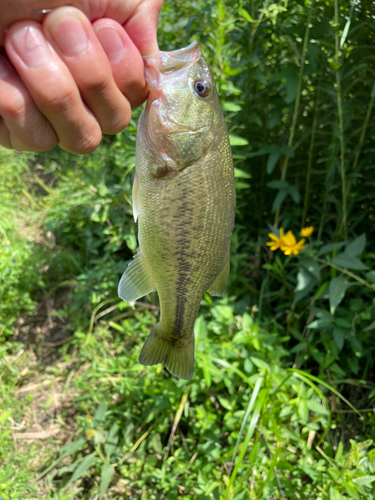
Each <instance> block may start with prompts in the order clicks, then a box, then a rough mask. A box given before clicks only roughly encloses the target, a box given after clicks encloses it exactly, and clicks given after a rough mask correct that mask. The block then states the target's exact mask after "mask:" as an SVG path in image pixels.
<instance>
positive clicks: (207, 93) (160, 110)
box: [144, 41, 218, 176]
mask: <svg viewBox="0 0 375 500" xmlns="http://www.w3.org/2000/svg"><path fill="white" fill-rule="evenodd" d="M144 62H145V75H146V81H147V83H148V86H149V90H150V95H149V98H148V101H147V105H146V109H145V122H146V137H145V139H146V143H147V145H148V147H149V148H150V150H151V151H152V152H153V153H154V155H155V157H156V158H157V160H158V161H159V168H158V169H156V171H155V175H157V176H158V175H159V176H163V175H165V174H166V173H170V172H172V173H173V172H174V171H178V170H180V169H182V168H184V167H186V166H187V165H190V164H191V163H193V162H195V161H197V160H199V159H200V158H201V157H203V156H204V155H205V153H206V152H207V151H208V149H209V148H210V146H211V145H212V142H213V140H214V135H213V129H214V127H213V123H214V116H215V111H214V106H213V104H214V102H215V99H218V96H217V93H216V89H215V84H214V81H213V78H212V75H211V71H210V69H209V67H208V65H207V63H206V61H205V59H204V57H203V55H202V53H201V50H200V48H199V45H198V43H197V42H196V41H194V42H193V43H192V44H191V45H189V46H188V47H186V48H184V49H180V50H175V51H172V52H159V53H157V54H154V55H151V56H145V57H144Z"/></svg>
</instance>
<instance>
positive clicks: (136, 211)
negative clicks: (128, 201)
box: [132, 174, 140, 222]
mask: <svg viewBox="0 0 375 500" xmlns="http://www.w3.org/2000/svg"><path fill="white" fill-rule="evenodd" d="M139 196H140V195H139V184H138V178H137V174H135V175H134V182H133V189H132V201H133V217H134V222H137V219H138V214H139V205H140V203H139Z"/></svg>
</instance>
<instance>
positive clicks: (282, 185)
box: [267, 181, 289, 189]
mask: <svg viewBox="0 0 375 500" xmlns="http://www.w3.org/2000/svg"><path fill="white" fill-rule="evenodd" d="M267 186H268V187H270V188H272V189H288V187H289V184H288V183H287V182H286V181H271V182H267Z"/></svg>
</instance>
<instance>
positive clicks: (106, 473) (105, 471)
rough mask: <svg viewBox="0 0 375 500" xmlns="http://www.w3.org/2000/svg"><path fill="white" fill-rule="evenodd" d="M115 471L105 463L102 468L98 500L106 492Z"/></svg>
mask: <svg viewBox="0 0 375 500" xmlns="http://www.w3.org/2000/svg"><path fill="white" fill-rule="evenodd" d="M114 472H115V469H114V468H113V467H112V465H111V464H110V463H108V462H106V463H105V464H104V465H103V467H102V474H101V482H100V487H99V500H100V499H101V498H102V496H103V495H104V493H105V492H106V491H107V489H108V486H109V483H110V482H111V480H112V477H113V474H114Z"/></svg>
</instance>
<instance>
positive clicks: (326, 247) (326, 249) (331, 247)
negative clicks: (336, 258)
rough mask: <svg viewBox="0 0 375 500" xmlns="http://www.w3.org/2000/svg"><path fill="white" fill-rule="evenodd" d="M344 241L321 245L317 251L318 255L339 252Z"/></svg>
mask: <svg viewBox="0 0 375 500" xmlns="http://www.w3.org/2000/svg"><path fill="white" fill-rule="evenodd" d="M345 243H346V241H338V242H337V243H329V244H328V245H323V246H322V248H321V249H320V250H319V252H318V254H319V255H324V254H325V253H331V252H333V251H334V250H340V248H342V247H343V246H344V245H345Z"/></svg>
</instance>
